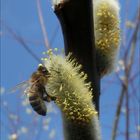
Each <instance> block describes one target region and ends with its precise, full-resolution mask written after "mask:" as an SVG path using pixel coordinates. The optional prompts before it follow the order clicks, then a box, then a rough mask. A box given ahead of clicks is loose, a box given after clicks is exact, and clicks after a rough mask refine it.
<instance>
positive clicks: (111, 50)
mask: <svg viewBox="0 0 140 140" xmlns="http://www.w3.org/2000/svg"><path fill="white" fill-rule="evenodd" d="M93 4H94V27H95V44H96V52H97V70H98V72H99V75H101V76H104V75H105V74H108V73H110V72H112V71H113V69H114V61H115V60H116V56H117V52H118V50H119V43H120V27H119V24H120V19H119V4H118V2H117V0H94V2H93Z"/></svg>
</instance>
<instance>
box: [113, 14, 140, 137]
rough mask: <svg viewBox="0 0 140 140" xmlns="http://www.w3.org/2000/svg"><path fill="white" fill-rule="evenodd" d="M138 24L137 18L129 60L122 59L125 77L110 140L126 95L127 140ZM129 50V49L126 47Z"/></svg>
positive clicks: (115, 132)
mask: <svg viewBox="0 0 140 140" xmlns="http://www.w3.org/2000/svg"><path fill="white" fill-rule="evenodd" d="M139 23H140V17H139V16H138V17H137V21H136V27H135V30H134V33H133V36H132V42H131V44H130V45H131V47H130V49H131V50H130V55H129V56H130V57H129V60H127V59H126V57H125V59H124V62H125V71H124V72H125V76H124V83H125V84H122V91H121V95H120V97H119V100H118V105H117V111H116V115H115V120H114V125H113V130H112V140H115V139H116V136H117V128H118V123H119V119H120V113H121V108H122V104H123V100H124V97H125V95H126V140H129V121H130V120H129V115H130V114H129V95H128V85H129V77H130V72H131V68H132V65H133V61H134V55H135V47H136V41H137V34H138V30H139ZM128 48H129V47H128ZM127 61H128V63H127Z"/></svg>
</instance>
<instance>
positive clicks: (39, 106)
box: [29, 91, 47, 116]
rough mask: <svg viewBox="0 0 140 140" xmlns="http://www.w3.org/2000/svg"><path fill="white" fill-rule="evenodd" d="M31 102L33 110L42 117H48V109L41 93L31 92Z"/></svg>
mask: <svg viewBox="0 0 140 140" xmlns="http://www.w3.org/2000/svg"><path fill="white" fill-rule="evenodd" d="M29 102H30V105H31V106H32V108H33V109H34V110H35V111H36V112H37V113H38V114H40V115H42V116H46V112H47V108H46V105H45V103H44V101H43V100H42V99H41V97H40V96H39V93H36V92H33V91H30V93H29Z"/></svg>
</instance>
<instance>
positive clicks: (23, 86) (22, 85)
mask: <svg viewBox="0 0 140 140" xmlns="http://www.w3.org/2000/svg"><path fill="white" fill-rule="evenodd" d="M29 86H30V82H29V80H27V81H24V82H22V83H19V84H18V85H16V86H15V87H13V88H12V89H10V90H9V93H14V92H16V91H17V90H20V91H24V92H25V93H26V90H27V89H28V87H29Z"/></svg>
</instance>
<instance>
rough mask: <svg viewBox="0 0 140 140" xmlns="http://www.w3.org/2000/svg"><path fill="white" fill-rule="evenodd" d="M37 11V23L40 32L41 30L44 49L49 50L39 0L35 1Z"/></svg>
mask: <svg viewBox="0 0 140 140" xmlns="http://www.w3.org/2000/svg"><path fill="white" fill-rule="evenodd" d="M37 11H38V17H39V21H40V26H41V30H42V33H43V37H44V43H45V47H46V48H47V49H50V48H51V47H50V44H49V40H48V35H47V32H46V28H45V24H44V19H43V16H42V10H41V4H40V0H37Z"/></svg>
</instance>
